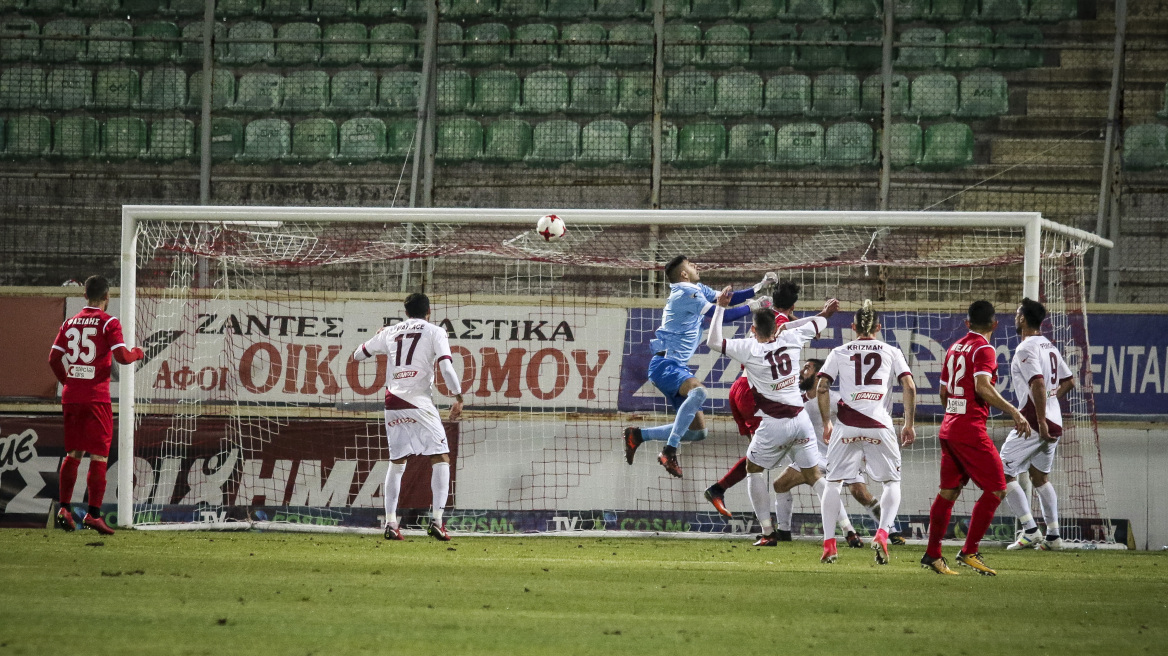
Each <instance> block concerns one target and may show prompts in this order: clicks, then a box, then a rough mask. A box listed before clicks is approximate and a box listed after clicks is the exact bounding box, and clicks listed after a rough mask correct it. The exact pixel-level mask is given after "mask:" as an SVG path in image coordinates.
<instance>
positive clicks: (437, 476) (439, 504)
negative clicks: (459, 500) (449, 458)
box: [430, 462, 450, 526]
mask: <svg viewBox="0 0 1168 656" xmlns="http://www.w3.org/2000/svg"><path fill="white" fill-rule="evenodd" d="M430 492H431V493H433V495H434V507H433V509H432V510H431V513H432V514H433V516H434V523H435V524H437V525H439V526H442V525H443V524H442V513H443V511H445V510H446V498H447V497H448V496H449V495H450V463H448V462H438V463H434V464H433V465H431V469H430Z"/></svg>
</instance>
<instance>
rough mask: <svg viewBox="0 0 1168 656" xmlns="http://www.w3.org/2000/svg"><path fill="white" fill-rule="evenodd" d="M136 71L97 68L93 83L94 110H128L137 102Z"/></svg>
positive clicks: (138, 87)
mask: <svg viewBox="0 0 1168 656" xmlns="http://www.w3.org/2000/svg"><path fill="white" fill-rule="evenodd" d="M139 89H140V85H139V83H138V71H136V70H133V69H131V68H99V69H97V75H96V79H95V80H94V83H93V106H94V108H95V109H129V108H130V107H133V106H134V103H136V102H137V101H138V97H139Z"/></svg>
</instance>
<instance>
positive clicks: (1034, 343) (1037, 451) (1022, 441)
mask: <svg viewBox="0 0 1168 656" xmlns="http://www.w3.org/2000/svg"><path fill="white" fill-rule="evenodd" d="M1045 318H1046V308H1045V307H1043V305H1042V303H1039V302H1038V301H1032V300H1030V299H1028V298H1024V299H1022V304H1021V305H1020V306H1018V311H1017V312H1016V313H1015V314H1014V327H1015V328H1016V329H1017V330H1018V334H1019V335H1021V337H1022V343H1021V344H1019V345H1018V348H1017V349H1015V350H1014V358H1013V359H1012V360H1011V361H1010V382H1011V384H1012V386H1013V387H1014V394H1015V395H1016V396H1017V397H1018V407H1020V408H1021V409H1022V416H1023V417H1026V422H1027V423H1029V424H1030V428H1031V429H1033V431H1034V432H1032V433H1031V434H1029V435H1019V434H1018V432H1017V431H1016V430H1015V431H1010V435H1009V436H1007V437H1006V442H1005V443H1004V444H1002V450H1001V456H1002V469H1003V470H1005V473H1006V504H1007V505H1009V506H1010V510H1012V511H1014V514H1015V515H1017V516H1018V521H1020V522H1022V535H1020V536H1019V537H1018V539H1017V540H1016V541H1015V542H1014V543H1013V544H1011V545H1010V546H1008V547H1006V548H1007V549H1026V548H1028V547H1039V548H1043V549H1060V548H1062V539H1061V538H1060V537H1059V525H1058V496H1057V495H1056V494H1055V491H1054V486H1053V485H1051V484H1050V469H1051V467H1052V466H1053V465H1054V452H1055V446H1057V445H1058V440H1059V437H1060V436H1062V434H1063V413H1062V408H1061V407H1059V399H1060V398H1062V397H1063V396H1065V395H1066V393H1067V392H1069V391H1071V390H1072V389H1074V387H1075V379H1074V376H1073V374H1071V369H1070V367H1068V366H1067V363H1066V361H1065V360H1063V356H1062V354H1060V353H1059V352H1058V349H1057V348H1055V345H1054V344H1051V343H1050V340H1048V339H1047V338H1045V337H1043V336H1042V321H1043V319H1045ZM1027 470H1029V472H1030V482H1031V483H1033V484H1034V491H1035V492H1037V493H1038V499H1039V501H1040V502H1041V504H1042V517H1043V519H1045V520H1046V539H1045V540H1044V539H1042V534H1041V533H1040V532H1039V531H1038V522H1036V521H1034V515H1033V514H1032V513H1031V511H1030V499H1029V497H1028V495H1027V494H1026V492H1025V491H1024V490H1023V489H1022V485H1021V484H1020V483H1018V476H1020V475H1021V474H1022V473H1023V472H1025V471H1027Z"/></svg>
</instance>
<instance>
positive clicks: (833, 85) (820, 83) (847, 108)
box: [811, 74, 860, 117]
mask: <svg viewBox="0 0 1168 656" xmlns="http://www.w3.org/2000/svg"><path fill="white" fill-rule="evenodd" d="M859 112H860V79H859V78H858V77H856V76H855V75H847V74H830V75H820V76H818V77H816V78H815V82H814V84H813V85H812V87H811V115H813V116H831V117H836V116H853V115H855V114H858V113H859Z"/></svg>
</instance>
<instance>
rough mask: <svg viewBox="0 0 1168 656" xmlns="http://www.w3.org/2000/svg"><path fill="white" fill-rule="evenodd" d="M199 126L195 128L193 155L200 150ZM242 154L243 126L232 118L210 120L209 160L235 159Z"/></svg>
mask: <svg viewBox="0 0 1168 656" xmlns="http://www.w3.org/2000/svg"><path fill="white" fill-rule="evenodd" d="M201 130H202V127H201V125H199V126H195V154H196V155H198V154H199V152H200V149H201V148H202V145H201V143H202V142H201V141H200V137H199V135H201V134H202V132H201ZM242 152H243V124H242V123H240V122H239V121H237V120H235V119H233V118H220V117H212V118H211V160H212V161H216V162H221V161H224V160H230V159H235V157H236V156H237V155H239V154H240V153H242Z"/></svg>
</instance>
